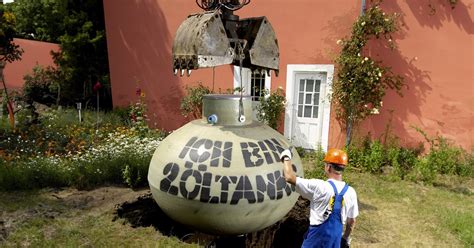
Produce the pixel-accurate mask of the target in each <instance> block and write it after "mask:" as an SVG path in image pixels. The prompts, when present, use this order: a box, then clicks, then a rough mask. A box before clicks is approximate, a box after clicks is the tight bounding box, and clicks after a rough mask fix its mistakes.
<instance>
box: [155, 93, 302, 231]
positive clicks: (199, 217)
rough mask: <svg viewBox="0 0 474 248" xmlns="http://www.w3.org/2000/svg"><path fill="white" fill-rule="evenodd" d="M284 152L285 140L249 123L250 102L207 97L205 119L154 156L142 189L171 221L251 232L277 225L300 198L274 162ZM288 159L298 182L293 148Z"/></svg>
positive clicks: (176, 135)
mask: <svg viewBox="0 0 474 248" xmlns="http://www.w3.org/2000/svg"><path fill="white" fill-rule="evenodd" d="M288 147H290V144H289V142H288V141H287V140H286V138H285V137H284V136H282V135H281V134H280V133H278V132H277V131H275V130H273V129H272V128H270V127H268V126H267V125H264V124H262V123H260V122H256V121H253V120H252V101H251V98H250V97H242V98H241V97H240V96H237V95H206V96H204V99H203V118H202V119H199V120H194V121H191V122H189V123H188V124H186V125H184V126H183V127H181V128H180V129H178V130H176V131H174V132H173V133H171V134H170V135H169V136H168V137H167V138H166V139H164V140H163V141H162V142H161V144H160V146H159V147H158V148H157V149H156V151H155V153H154V155H153V158H152V160H151V164H150V169H149V172H148V182H149V185H150V188H151V191H152V193H153V197H154V199H155V201H156V202H157V203H158V205H159V206H160V208H161V209H162V210H163V211H164V212H165V213H166V214H167V215H168V216H169V217H171V218H172V219H174V220H175V221H177V222H180V223H182V224H184V225H187V226H189V227H191V228H194V229H197V230H200V231H202V232H206V233H211V234H217V235H239V234H244V233H250V232H254V231H258V230H261V229H263V228H265V227H268V226H270V225H272V224H274V223H276V222H277V221H278V220H280V219H282V218H283V217H284V216H285V215H286V214H287V213H288V212H289V211H290V210H291V208H292V207H293V205H294V204H295V202H296V201H297V199H298V194H297V193H295V189H294V187H293V186H291V185H290V184H287V183H286V181H285V179H284V176H283V165H282V163H281V162H280V160H279V154H280V152H281V151H283V149H286V148H288ZM293 155H294V157H293V159H292V162H293V169H294V170H295V172H296V174H297V175H298V176H302V175H303V167H302V164H301V160H300V157H299V156H298V154H297V153H296V151H295V150H294V149H293Z"/></svg>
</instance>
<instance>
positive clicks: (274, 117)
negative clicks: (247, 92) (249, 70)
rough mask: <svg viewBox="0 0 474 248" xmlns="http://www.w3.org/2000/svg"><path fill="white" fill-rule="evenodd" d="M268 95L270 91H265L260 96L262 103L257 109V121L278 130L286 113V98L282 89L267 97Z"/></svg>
mask: <svg viewBox="0 0 474 248" xmlns="http://www.w3.org/2000/svg"><path fill="white" fill-rule="evenodd" d="M268 93H269V92H268V90H265V93H264V94H262V96H260V99H259V100H260V103H259V104H258V105H257V107H256V111H257V119H258V120H259V121H261V122H263V123H265V124H267V125H268V126H270V127H271V128H273V129H275V130H276V129H277V128H278V124H279V123H280V120H281V116H282V114H283V112H284V111H285V103H286V98H285V94H284V92H283V90H282V89H280V88H278V89H277V90H276V91H274V92H271V93H270V95H269V96H266V95H268Z"/></svg>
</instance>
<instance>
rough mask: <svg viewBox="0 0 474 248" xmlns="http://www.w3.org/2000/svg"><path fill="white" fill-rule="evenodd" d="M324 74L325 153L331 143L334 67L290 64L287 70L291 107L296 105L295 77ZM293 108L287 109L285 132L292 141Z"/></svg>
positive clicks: (288, 94) (322, 115) (323, 117)
mask: <svg viewBox="0 0 474 248" xmlns="http://www.w3.org/2000/svg"><path fill="white" fill-rule="evenodd" d="M314 72H323V73H326V76H327V78H326V85H325V87H326V96H325V99H324V100H323V101H322V102H323V103H322V104H323V108H322V110H323V111H322V114H321V117H322V120H321V125H322V130H321V148H322V149H323V150H324V151H327V149H328V143H329V122H330V118H331V115H330V114H331V101H330V97H331V95H332V81H333V77H334V65H332V64H288V65H287V69H286V99H287V101H288V105H289V106H293V104H296V103H295V99H294V95H295V88H296V87H297V84H296V82H295V76H296V74H297V73H314ZM294 116H295V115H294V113H293V108H289V107H287V108H286V109H285V131H284V135H285V137H286V138H287V139H289V140H290V141H291V137H292V132H293V125H294V123H295V121H294ZM316 145H317V144H316Z"/></svg>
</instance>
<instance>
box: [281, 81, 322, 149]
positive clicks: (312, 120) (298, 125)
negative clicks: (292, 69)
mask: <svg viewBox="0 0 474 248" xmlns="http://www.w3.org/2000/svg"><path fill="white" fill-rule="evenodd" d="M326 78H327V74H326V73H325V72H310V73H303V72H300V73H298V72H297V73H295V77H294V79H295V80H294V82H293V87H294V88H293V89H294V90H293V92H294V94H293V97H292V99H293V102H291V103H290V106H289V107H290V108H291V109H290V114H291V115H292V118H291V119H292V120H293V121H292V123H291V131H290V133H291V137H290V139H291V141H292V143H293V144H294V145H295V146H301V147H303V148H306V149H316V148H318V147H319V146H320V145H321V132H322V120H323V110H324V108H323V105H324V98H325V95H326V92H325V88H326V87H325V85H326Z"/></svg>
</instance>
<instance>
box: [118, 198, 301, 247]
mask: <svg viewBox="0 0 474 248" xmlns="http://www.w3.org/2000/svg"><path fill="white" fill-rule="evenodd" d="M308 206H309V201H307V200H304V199H302V198H300V199H298V202H297V203H296V204H295V206H294V207H293V209H292V210H291V211H290V212H289V213H288V214H287V215H286V216H285V217H284V218H283V219H282V220H280V221H279V222H277V223H275V224H274V225H272V226H269V227H267V228H265V229H263V230H261V231H258V232H254V233H249V234H246V235H242V236H238V237H218V236H213V235H208V234H204V233H201V232H198V231H195V230H192V229H189V228H187V227H185V226H183V225H181V224H179V223H177V222H175V221H173V220H172V219H170V218H169V217H168V216H167V215H166V214H165V213H164V212H163V211H162V210H161V209H160V207H159V206H158V205H157V204H156V202H155V200H154V199H153V197H152V195H151V193H147V194H144V195H141V196H139V197H138V198H137V199H135V200H133V201H130V202H124V203H122V204H118V205H117V206H116V207H115V218H114V220H115V221H117V220H119V219H122V220H124V223H129V224H130V225H131V226H132V227H134V228H135V227H149V226H153V227H154V228H155V229H156V230H158V231H159V232H160V233H162V234H163V235H167V236H175V237H177V238H179V239H180V240H182V241H184V242H187V243H198V244H200V245H203V246H206V247H217V248H220V247H239V248H240V247H276V248H280V247H281V248H289V247H301V243H302V242H303V235H304V233H305V232H306V229H307V227H308V225H309V221H308V216H309V207H308Z"/></svg>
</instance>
